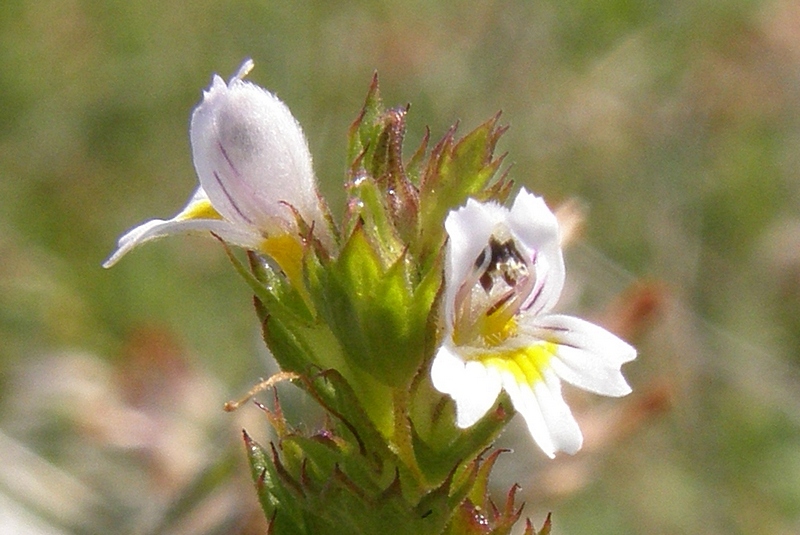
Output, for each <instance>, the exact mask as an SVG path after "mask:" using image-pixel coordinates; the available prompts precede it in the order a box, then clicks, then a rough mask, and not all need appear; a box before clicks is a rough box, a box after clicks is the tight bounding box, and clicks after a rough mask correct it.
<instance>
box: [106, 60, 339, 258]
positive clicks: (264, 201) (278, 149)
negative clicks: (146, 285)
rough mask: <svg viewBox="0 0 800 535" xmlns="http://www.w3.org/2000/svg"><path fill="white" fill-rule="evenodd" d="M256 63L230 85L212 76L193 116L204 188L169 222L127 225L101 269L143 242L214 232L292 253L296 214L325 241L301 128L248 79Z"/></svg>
mask: <svg viewBox="0 0 800 535" xmlns="http://www.w3.org/2000/svg"><path fill="white" fill-rule="evenodd" d="M252 68H253V62H252V61H251V60H247V61H245V62H244V64H243V65H242V66H241V68H240V69H239V72H238V73H237V74H236V76H234V77H233V78H231V80H230V81H229V82H228V83H227V84H226V83H225V82H224V81H223V80H222V78H220V77H219V76H217V75H214V78H213V79H212V82H211V86H210V87H209V88H208V90H206V91H204V92H203V101H202V102H201V103H200V105H199V106H197V108H195V110H194V113H193V114H192V122H191V127H190V138H191V143H192V156H193V158H194V167H195V170H196V171H197V176H198V178H199V180H200V187H199V188H198V189H197V191H196V192H195V194H194V195H193V196H192V198H191V199H190V200H189V203H188V204H187V206H186V207H185V208H184V209H183V210H182V211H181V212H180V213H178V214H177V215H176V216H174V217H173V218H172V219H169V220H163V219H152V220H150V221H147V222H145V223H143V224H141V225H139V226H138V227H136V228H134V229H132V230H130V231H129V232H128V233H126V234H125V235H124V236H122V237H121V238H120V239H119V243H118V249H117V250H116V251H115V252H114V254H113V255H111V257H110V258H109V259H108V260H106V262H105V263H104V264H103V266H104V267H111V266H112V265H114V264H115V263H116V262H117V261H118V260H119V259H120V258H121V257H122V256H123V255H125V254H126V253H127V252H128V251H130V250H131V249H133V248H134V247H137V246H139V245H141V244H142V243H145V242H147V241H150V240H153V239H155V238H160V237H163V236H169V235H172V234H180V233H187V232H206V231H210V232H213V233H214V234H216V235H218V236H219V237H221V238H222V239H223V240H225V241H226V242H229V243H231V244H234V245H239V246H242V247H245V248H248V249H252V250H259V251H263V252H266V253H269V254H272V255H273V256H274V255H277V256H280V255H281V252H283V253H285V254H289V253H288V252H287V250H288V249H293V250H294V251H293V252H292V253H291V254H295V253H296V250H297V247H299V245H298V246H295V245H293V244H292V242H296V241H297V232H298V229H297V224H296V218H295V212H296V213H298V214H299V215H301V216H302V217H303V218H304V219H305V221H306V222H307V223H308V224H309V225H314V229H315V233H316V234H317V235H318V236H320V237H321V238H322V239H323V240H326V241H327V239H328V237H327V230H326V224H325V220H324V218H323V215H322V210H321V208H320V202H319V198H318V197H317V188H316V181H315V179H314V172H313V170H312V167H311V154H310V152H309V150H308V144H307V142H306V139H305V136H304V135H303V131H302V129H301V128H300V125H299V124H298V123H297V121H296V120H295V118H294V116H292V113H291V112H290V111H289V108H287V107H286V105H285V104H284V103H283V102H281V101H280V100H279V99H278V98H277V97H276V96H275V95H273V94H272V93H270V92H268V91H266V90H264V89H263V88H261V87H259V86H257V85H255V84H252V83H250V82H246V81H244V79H243V78H244V77H245V76H246V75H247V73H248V72H250V70H251V69H252ZM276 251H277V252H276ZM291 254H290V256H291ZM276 260H277V261H278V262H279V263H281V259H280V258H276Z"/></svg>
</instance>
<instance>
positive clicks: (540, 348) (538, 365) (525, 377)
mask: <svg viewBox="0 0 800 535" xmlns="http://www.w3.org/2000/svg"><path fill="white" fill-rule="evenodd" d="M555 353H556V344H554V343H552V342H545V341H541V342H537V343H535V344H533V345H530V346H526V347H518V348H513V349H503V350H501V351H492V352H486V353H479V354H478V355H476V356H475V357H473V358H474V359H475V360H478V361H480V362H481V363H482V364H483V365H484V366H486V367H487V368H492V369H495V370H497V371H498V372H499V373H500V374H501V375H504V374H510V375H511V376H512V377H513V378H514V381H515V382H516V383H517V384H520V385H533V384H535V383H539V382H542V381H544V377H543V375H542V372H543V370H546V369H547V368H549V367H550V360H551V359H552V358H553V356H554V355H555Z"/></svg>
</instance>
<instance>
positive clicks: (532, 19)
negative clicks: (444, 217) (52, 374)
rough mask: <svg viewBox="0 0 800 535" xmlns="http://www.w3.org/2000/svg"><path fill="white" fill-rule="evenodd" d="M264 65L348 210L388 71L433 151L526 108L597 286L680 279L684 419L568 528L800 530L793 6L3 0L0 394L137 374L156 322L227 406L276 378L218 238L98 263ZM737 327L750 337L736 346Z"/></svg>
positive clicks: (598, 475) (654, 429)
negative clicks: (218, 91)
mask: <svg viewBox="0 0 800 535" xmlns="http://www.w3.org/2000/svg"><path fill="white" fill-rule="evenodd" d="M245 57H252V58H254V60H255V62H256V69H255V70H254V71H253V73H252V75H251V78H252V79H253V80H254V81H256V82H257V83H259V84H261V85H263V86H265V87H267V88H270V89H271V90H273V91H275V92H276V93H277V94H278V95H279V96H280V97H281V98H282V99H283V100H285V101H286V102H287V104H288V105H289V106H290V107H291V108H292V110H293V112H294V113H295V115H296V116H297V117H298V119H299V121H300V123H301V124H302V125H303V126H304V128H305V130H306V133H307V136H308V138H309V141H310V145H311V149H312V153H313V154H314V157H315V167H316V170H317V174H318V176H319V178H320V181H321V184H322V186H321V187H322V189H323V191H324V193H325V194H326V195H327V196H328V197H329V199H330V201H331V203H332V205H333V207H334V210H336V209H339V208H340V207H341V203H342V199H343V192H342V187H341V180H342V177H343V170H344V166H345V162H344V160H343V158H344V143H345V137H344V136H345V132H346V129H347V127H348V126H349V124H350V122H351V121H352V120H353V119H354V118H355V116H356V114H357V112H358V110H359V109H360V106H361V104H362V100H363V97H364V95H365V93H366V90H367V86H368V83H369V81H370V77H371V75H372V72H373V71H374V70H377V71H378V72H379V75H380V79H381V90H382V93H383V96H384V99H385V101H386V102H387V103H388V104H390V105H391V104H397V105H404V104H406V103H407V102H410V103H411V104H412V107H411V113H410V115H409V129H408V132H409V134H408V144H409V146H414V145H416V143H417V141H418V140H419V139H420V138H421V136H422V134H423V131H424V127H425V126H426V125H428V126H430V128H431V131H432V136H433V137H434V138H437V137H438V136H441V135H442V134H443V133H444V132H445V131H446V129H447V128H448V127H449V126H450V125H451V124H453V123H454V122H455V121H458V120H460V121H461V125H462V129H463V131H466V130H468V129H470V128H472V127H474V126H476V125H477V124H479V123H480V122H482V121H483V120H484V119H486V118H488V117H490V116H492V115H493V114H494V113H495V112H496V111H497V110H499V109H502V110H503V116H502V121H504V122H507V123H509V124H510V125H511V129H510V131H509V132H508V133H507V134H506V135H505V136H504V139H503V141H502V142H501V148H502V149H503V150H507V151H508V152H509V159H508V161H510V162H513V167H512V170H511V174H512V176H513V177H514V178H515V179H516V180H517V181H518V182H520V183H521V184H524V185H526V186H528V187H529V188H531V189H533V190H535V191H537V192H539V193H541V194H543V195H545V197H546V198H547V199H548V200H549V201H550V202H551V203H552V204H556V203H558V202H560V201H563V200H566V199H568V198H571V197H573V196H576V197H578V198H579V199H580V200H581V201H582V202H583V203H584V204H585V206H587V207H588V208H589V212H588V219H587V221H586V226H585V233H584V240H585V242H586V243H588V244H590V245H591V247H592V248H593V249H594V250H599V251H603V254H604V255H605V256H604V258H607V259H612V261H611V263H610V264H608V265H606V264H604V263H602V262H594V263H592V264H591V265H590V266H589V267H588V268H587V270H586V272H585V273H582V275H585V276H586V277H587V278H589V279H595V280H597V279H604V278H605V279H610V280H611V281H613V284H612V286H613V285H616V287H617V288H618V289H623V288H624V285H625V284H626V282H627V281H630V280H631V278H630V275H629V273H635V274H638V275H639V276H643V277H645V278H648V279H654V280H655V279H657V280H661V281H663V282H664V284H665V287H666V288H668V293H669V295H670V299H671V301H670V302H671V303H678V305H677V309H679V310H681V311H683V312H681V313H680V314H677V315H676V314H674V313H673V314H672V315H668V316H667V317H668V318H671V321H669V322H662V324H660V325H658V328H656V329H654V330H653V332H651V333H650V334H648V335H641V336H640V337H639V339H637V340H635V342H637V344H639V345H640V348H641V350H642V351H641V358H640V361H638V362H637V363H635V364H633V365H632V366H631V367H630V374H631V376H632V377H633V378H634V385H635V388H636V387H640V388H646V385H647V384H648V383H649V382H650V381H651V380H656V379H663V380H665V381H667V382H668V383H670V384H673V385H674V384H677V385H678V386H677V387H676V388H675V392H677V394H678V395H677V396H676V398H675V399H674V400H673V403H674V407H673V410H672V411H671V412H670V413H668V414H667V415H665V416H663V417H661V418H658V419H656V420H655V421H652V422H648V423H647V424H645V425H643V427H642V429H641V430H640V431H639V433H638V434H634V438H632V439H629V440H627V441H625V442H624V443H623V444H624V445H623V446H620V450H619V451H616V450H613V451H606V452H605V453H603V454H602V455H600V456H598V458H599V459H602V462H601V461H600V460H594V461H592V463H594V464H592V466H596V469H593V470H592V477H591V482H590V483H587V486H586V487H582V488H583V490H579V491H575V493H573V494H570V497H569V498H568V499H567V500H566V501H564V500H563V499H561V498H559V499H554V500H552V501H546V500H547V499H546V498H542V499H543V500H545V501H544V502H543V503H544V505H546V506H547V507H550V508H554V509H555V517H554V518H555V525H556V533H614V534H620V533H700V532H704V533H745V532H746V533H792V532H796V531H797V530H798V529H800V493H798V491H797V489H798V488H800V457H799V456H798V454H797V451H800V450H799V449H798V445H800V433H799V432H798V431H799V430H800V422H798V419H797V418H796V416H794V415H792V412H793V410H794V409H795V408H797V407H800V405H798V404H797V403H796V402H797V400H798V398H800V395H799V394H798V391H797V388H798V386H797V385H798V383H797V381H796V374H797V369H796V367H797V365H798V364H800V357H799V356H800V319H798V318H800V222H799V221H800V209H799V208H798V206H800V204H798V202H799V201H800V176H799V174H800V157H798V154H800V151H799V150H798V148H800V114H799V113H798V111H799V110H800V8H798V7H797V5H796V4H795V3H794V2H791V1H788V0H784V1H772V2H766V1H764V2H746V1H743V0H721V1H711V0H705V1H700V2H689V1H676V2H648V1H633V0H610V1H606V2H600V3H598V2H590V1H588V0H587V1H579V2H568V3H567V2H557V1H542V2H526V1H515V2H499V1H494V2H491V1H490V2H484V3H482V4H480V5H478V4H476V3H473V2H466V1H463V0H459V1H452V2H421V1H411V2H403V3H401V2H388V1H369V2H368V1H360V2H347V3H345V2H325V1H319V0H317V1H312V0H305V1H298V2H267V1H256V0H249V1H245V0H240V1H232V2H225V3H219V2H210V1H199V2H182V3H160V2H154V1H152V0H130V1H127V2H121V1H113V0H106V1H99V0H96V1H79V0H37V1H35V2H34V1H33V0H5V1H4V2H3V3H2V5H0V73H1V74H0V202H1V203H2V210H0V259H1V262H0V381H2V382H3V384H4V385H5V386H6V388H4V389H3V392H4V393H6V392H10V391H13V388H11V387H12V386H13V385H12V384H11V383H12V382H13V378H14V377H16V374H17V373H18V372H17V370H19V369H20V368H23V367H25V366H27V365H30V364H31V363H35V362H38V361H41V360H42V359H45V358H47V357H48V356H50V355H53V354H56V353H60V352H61V351H62V350H65V349H70V350H73V349H74V350H80V351H85V352H88V353H90V354H92V355H95V356H96V357H98V358H100V359H102V360H104V361H108V362H110V363H112V364H115V365H121V364H122V363H123V362H124V360H125V358H126V357H125V356H126V355H127V354H128V348H129V346H130V344H131V338H132V337H134V336H135V333H136V332H138V330H140V329H142V328H143V327H148V326H157V327H158V329H165V330H166V331H168V332H170V333H172V336H174V337H175V338H176V339H177V340H179V343H180V344H182V345H183V346H185V348H187V349H186V353H187V354H189V355H192V356H190V357H189V358H190V359H192V360H193V362H194V363H195V364H196V365H197V366H198V367H200V368H201V369H203V370H205V371H207V372H208V373H209V375H210V376H212V377H217V378H220V379H222V381H223V384H225V385H227V386H226V391H227V392H230V393H231V395H233V393H236V392H238V390H239V389H240V388H241V386H242V385H244V384H249V383H251V382H252V381H253V380H254V379H255V378H257V377H259V376H261V375H264V374H265V371H264V370H265V366H266V364H265V360H264V357H263V349H262V347H261V343H260V342H259V339H258V335H257V332H256V329H255V323H254V315H253V314H252V313H251V311H250V309H249V306H248V302H249V295H248V292H247V290H246V288H245V287H244V285H243V284H242V283H241V282H240V281H238V280H237V278H236V277H235V275H234V273H233V271H232V270H231V269H230V267H229V266H228V265H227V260H226V259H225V257H224V254H223V253H222V251H221V250H220V248H219V247H218V246H216V244H214V243H213V242H212V241H209V240H203V239H200V238H182V239H173V240H167V241H163V242H160V243H158V244H155V245H150V246H148V247H145V248H143V249H141V250H137V251H135V252H134V253H133V254H131V255H130V256H129V257H127V258H125V260H124V261H123V262H122V263H120V264H119V265H118V266H116V267H115V268H114V269H113V270H111V271H103V270H102V269H101V268H100V262H101V261H102V260H103V259H104V258H105V257H106V255H107V254H108V253H109V252H110V251H111V250H112V248H113V245H114V243H115V241H116V238H117V237H118V236H119V235H120V234H121V233H122V232H123V231H124V230H126V229H128V228H130V227H132V226H133V225H135V224H137V223H139V222H141V221H142V220H144V219H147V218H150V217H163V216H168V215H171V214H173V213H174V212H176V211H177V210H178V209H179V208H180V207H181V206H182V205H183V203H184V202H185V200H186V199H187V198H188V196H189V195H190V193H191V191H192V190H193V188H194V184H195V177H194V172H193V168H192V162H191V157H190V150H189V144H188V118H189V113H190V111H191V109H192V108H193V106H194V105H195V104H196V103H197V102H198V101H199V99H200V92H201V90H202V89H203V88H205V87H206V86H207V84H208V83H209V80H210V77H211V74H212V73H214V72H218V73H220V74H221V75H223V76H224V77H228V76H230V75H231V74H232V73H233V72H234V71H235V70H236V68H237V67H238V66H239V64H240V62H241V61H242V60H243V59H244V58H245ZM607 297H608V299H610V296H607ZM670 310H672V309H670ZM673 312H674V310H673ZM675 318H678V319H675ZM699 318H703V319H702V320H700V319H699ZM705 322H710V323H705ZM664 323H669V325H668V326H667V327H668V328H667V327H665V326H664ZM709 325H714V326H715V327H713V328H712V327H709ZM717 328H719V329H721V332H722V333H723V335H724V336H723V338H724V337H731V338H733V339H734V340H735V343H732V344H728V343H724V344H717V343H716V341H717V340H718V339H719V336H718V335H717V334H715V333H716V332H717V331H716V329H717ZM748 348H756V349H755V350H753V351H750V350H748ZM739 354H744V355H745V356H744V357H740V356H737V355H739ZM743 366H745V367H744V368H743ZM743 369H746V370H747V373H746V374H744V375H746V377H744V378H743V373H742V370H743ZM776 370H777V371H780V373H777V372H776ZM784 372H785V373H784ZM745 379H746V380H745ZM776 392H777V393H780V395H776V394H775V393H776ZM7 397H8V396H3V395H2V394H0V398H7ZM12 401H13V400H9V399H3V402H4V404H5V405H6V406H8V405H9V404H12ZM787 407H788V408H787ZM2 424H3V418H0V425H2ZM234 433H235V431H234ZM234 439H235V438H234ZM535 455H536V454H535V453H533V452H531V456H535ZM509 457H514V459H511V460H509V461H507V462H509V463H517V464H515V466H517V467H518V466H520V465H523V466H524V465H525V464H526V463H527V462H528V461H527V458H521V457H520V454H519V453H518V454H517V455H516V456H509ZM532 458H533V457H532ZM586 458H587V459H594V457H590V456H587V457H586ZM544 466H545V465H543V464H541V463H539V462H538V460H537V462H536V464H535V465H532V469H531V470H532V475H531V479H530V481H528V482H526V483H527V486H528V487H531V486H532V487H536V486H537V485H539V484H540V483H538V482H537V479H536V475H537V473H538V472H536V471H534V470H539V469H540V467H542V469H544V468H543V467H544ZM632 467H634V468H637V469H638V470H634V469H633V468H632ZM545 494H546V493H545ZM543 509H544V506H542V507H540V506H536V509H535V510H536V511H541V510H543Z"/></svg>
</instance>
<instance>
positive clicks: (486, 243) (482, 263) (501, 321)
mask: <svg viewBox="0 0 800 535" xmlns="http://www.w3.org/2000/svg"><path fill="white" fill-rule="evenodd" d="M445 229H446V231H447V234H448V243H447V250H446V267H445V293H444V312H445V325H444V333H443V342H442V344H441V346H440V347H439V349H438V351H437V353H436V355H435V357H434V360H433V365H432V368H431V379H432V381H433V385H434V386H435V387H436V389H437V390H439V391H440V392H442V393H444V394H448V395H449V396H450V397H452V398H453V400H454V401H455V404H456V424H457V425H458V427H460V428H468V427H470V426H472V425H473V424H475V423H476V422H477V421H478V420H480V419H481V418H482V417H483V416H484V415H485V414H486V413H487V412H488V411H489V409H491V408H492V406H493V405H494V404H495V402H496V400H497V397H498V395H499V394H500V392H501V390H505V391H506V392H507V393H508V395H509V397H510V398H511V401H512V403H513V404H514V408H515V409H516V410H517V412H519V413H520V414H522V416H523V418H524V419H525V422H526V423H527V425H528V429H529V430H530V433H531V436H532V437H533V439H534V441H535V442H536V443H537V444H538V445H539V447H540V448H541V449H542V450H543V451H544V453H545V454H547V455H548V456H549V457H553V456H555V454H556V452H559V451H563V452H567V453H570V454H573V453H575V452H577V451H578V450H579V449H580V448H581V446H582V444H583V435H582V434H581V431H580V428H579V427H578V424H577V422H576V421H575V418H574V417H573V416H572V412H571V411H570V409H569V406H568V405H567V404H566V403H565V401H564V398H563V397H562V394H561V381H562V380H563V381H566V382H568V383H571V384H573V385H575V386H577V387H579V388H582V389H584V390H588V391H590V392H595V393H597V394H602V395H606V396H624V395H626V394H628V393H629V392H630V391H631V388H630V386H628V383H627V382H626V381H625V378H624V377H623V376H622V373H621V371H620V368H621V366H622V364H624V363H625V362H629V361H631V360H633V359H634V358H636V350H635V349H634V348H633V347H631V346H630V345H628V344H627V343H626V342H624V341H622V340H621V339H620V338H618V337H617V336H615V335H614V334H612V333H610V332H609V331H607V330H605V329H603V328H602V327H600V326H597V325H595V324H593V323H590V322H588V321H585V320H582V319H579V318H576V317H572V316H566V315H562V314H554V313H552V312H551V311H552V309H553V307H554V306H555V305H556V302H557V301H558V299H559V296H560V294H561V290H562V288H563V286H564V278H565V269H564V260H563V255H562V252H561V243H560V237H559V228H558V222H557V220H556V217H555V215H554V214H553V213H552V212H551V211H550V209H549V208H548V207H547V205H546V204H545V203H544V200H543V199H542V198H540V197H536V196H535V195H533V194H531V193H529V192H528V191H526V190H525V189H522V190H521V191H520V192H519V194H518V195H517V197H516V199H515V201H514V204H513V206H512V207H511V209H510V210H509V209H508V208H505V207H503V206H501V205H499V204H497V203H493V202H488V203H479V202H477V201H475V200H472V199H470V200H468V201H467V204H466V206H464V207H462V208H460V209H458V210H454V211H452V212H450V214H449V215H448V217H447V220H446V221H445Z"/></svg>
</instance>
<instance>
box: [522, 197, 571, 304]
mask: <svg viewBox="0 0 800 535" xmlns="http://www.w3.org/2000/svg"><path fill="white" fill-rule="evenodd" d="M508 225H509V228H510V230H511V232H512V233H513V234H514V235H515V236H516V238H517V239H518V240H519V241H520V242H522V244H523V245H524V246H525V247H526V248H527V249H528V250H529V251H532V252H535V254H536V264H535V265H536V276H537V286H536V288H535V289H534V291H533V292H531V297H530V299H529V300H528V301H527V302H526V303H524V304H523V308H531V307H533V310H534V311H535V312H536V313H537V314H539V313H544V312H548V311H549V310H551V309H552V308H553V307H554V306H555V304H556V302H557V301H558V298H559V297H560V296H561V290H562V289H563V288H564V278H565V269H564V257H563V255H562V253H561V242H560V238H559V230H558V220H557V219H556V216H555V214H553V212H552V211H550V209H549V208H548V207H547V205H546V204H545V202H544V199H542V198H541V197H537V196H536V195H534V194H533V193H529V192H528V191H527V190H526V189H525V188H522V189H521V190H520V192H519V193H518V194H517V197H516V199H515V200H514V205H513V206H512V207H511V211H510V213H509V214H508Z"/></svg>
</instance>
